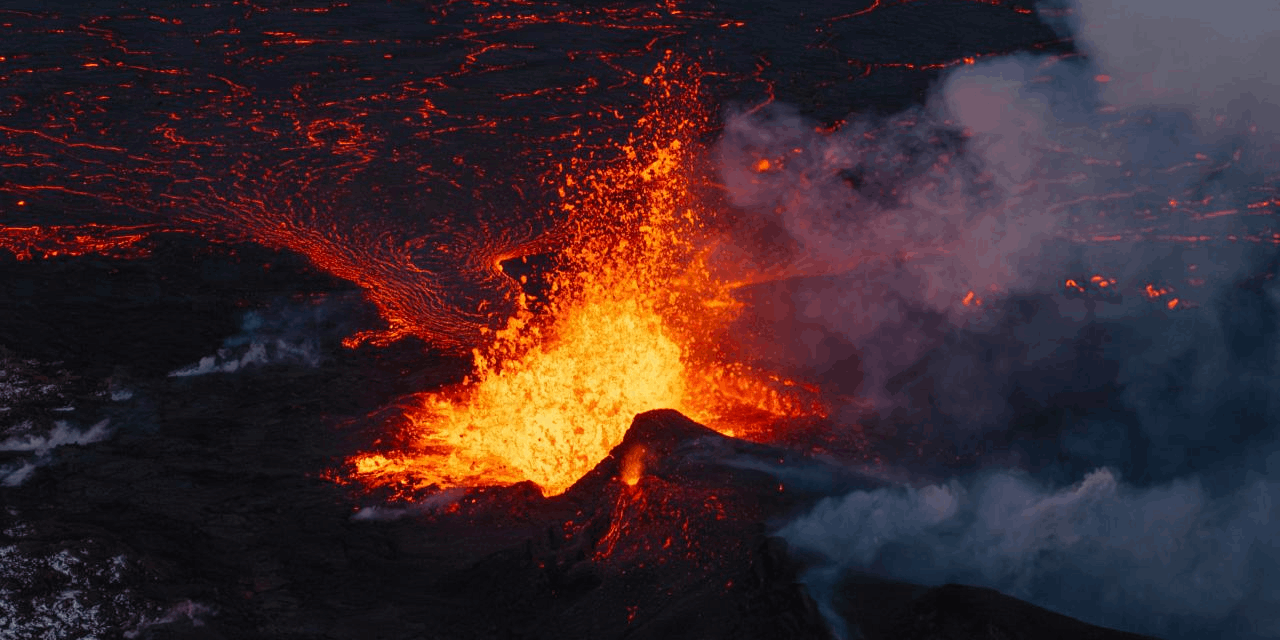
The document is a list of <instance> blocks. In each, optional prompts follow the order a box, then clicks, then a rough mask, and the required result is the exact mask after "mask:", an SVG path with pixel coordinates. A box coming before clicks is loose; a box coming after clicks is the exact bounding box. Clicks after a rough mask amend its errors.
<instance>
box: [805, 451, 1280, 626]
mask: <svg viewBox="0 0 1280 640" xmlns="http://www.w3.org/2000/svg"><path fill="white" fill-rule="evenodd" d="M1277 499H1280V484H1278V483H1275V482H1270V481H1267V480H1264V479H1262V478H1260V477H1259V478H1255V479H1254V480H1253V481H1251V482H1250V483H1249V484H1247V485H1246V486H1245V487H1243V488H1241V489H1240V490H1238V491H1236V492H1234V493H1232V494H1230V495H1228V496H1225V497H1219V498H1218V499H1214V498H1213V497H1212V496H1211V495H1210V493H1209V492H1208V491H1206V490H1205V489H1204V488H1203V487H1202V486H1201V485H1200V484H1199V483H1198V482H1196V481H1195V480H1178V481H1175V482H1173V483H1170V484H1168V485H1161V486H1157V487H1151V488H1147V489H1136V488H1134V487H1131V486H1128V485H1126V484H1124V483H1122V482H1120V481H1119V480H1118V479H1117V478H1116V477H1115V475H1114V474H1113V472H1111V471H1109V470H1106V469H1102V470H1098V471H1095V472H1092V473H1089V474H1086V475H1085V477H1084V479H1083V481H1081V482H1080V483H1078V484H1076V485H1075V486H1072V487H1068V488H1065V489H1061V490H1059V491H1056V492H1055V491H1051V490H1048V489H1046V488H1044V487H1043V486H1041V485H1039V484H1038V483H1036V482H1034V481H1032V480H1031V479H1030V478H1028V477H1026V476H1025V475H1024V474H1019V473H1013V472H1008V471H1001V472H992V473H987V474H983V475H980V476H978V477H974V478H969V479H967V480H965V481H963V482H960V481H952V482H950V483H948V484H944V485H930V486H927V487H924V488H922V489H879V490H875V491H869V492H864V491H858V492H854V493H851V494H849V495H846V496H843V497H840V498H831V499H827V500H825V501H823V502H821V503H819V504H818V505H817V507H816V508H815V509H814V510H813V511H812V512H811V513H810V514H808V515H806V516H804V517H802V518H799V519H797V520H795V521H793V522H791V523H789V524H788V525H787V526H786V527H785V528H783V529H782V531H781V534H782V535H784V536H786V538H787V539H788V540H790V541H791V542H792V543H793V544H795V545H796V546H797V547H799V548H800V549H801V550H803V551H805V552H806V553H808V554H812V555H816V556H817V557H819V558H821V559H823V560H825V561H827V562H829V563H831V564H834V565H837V566H842V567H848V568H856V569H862V570H866V571H871V572H875V573H880V574H887V575H891V576H893V577H894V578H897V579H901V580H908V581H912V582H917V583H923V584H942V583H947V582H959V583H964V584H976V585H982V586H987V587H992V588H995V589H999V590H1000V591H1002V592H1004V593H1007V594H1009V595H1013V596H1015V597H1019V598H1023V599H1026V600H1029V601H1032V602H1037V603H1040V604H1043V605H1045V606H1048V607H1050V608H1052V609H1054V610H1057V611H1059V612H1061V613H1064V614H1067V615H1071V616H1075V617H1078V618H1082V619H1084V620H1087V621H1089V622H1092V623H1094V624H1100V625H1105V626H1109V627H1114V628H1121V629H1129V630H1134V631H1142V632H1145V633H1150V634H1155V635H1158V636H1161V637H1167V638H1210V637H1230V638H1274V637H1276V636H1277V635H1280V613H1277V612H1278V611H1280V609H1277V605H1280V589H1277V586H1280V585H1278V584H1277V582H1278V581H1277V579H1276V578H1275V575H1276V573H1277V572H1278V571H1280V546H1277V545H1276V544H1275V542H1276V540H1275V537H1276V533H1275V525H1274V522H1275V520H1276V518H1277V517H1280V512H1278V511H1277V509H1278V508H1280V502H1278V501H1277ZM825 586H828V588H829V587H830V586H832V585H825ZM820 595H821V594H820ZM826 595H828V596H829V595H830V594H826ZM847 622H848V623H849V624H851V625H856V624H857V622H858V621H857V620H850V621H847Z"/></svg>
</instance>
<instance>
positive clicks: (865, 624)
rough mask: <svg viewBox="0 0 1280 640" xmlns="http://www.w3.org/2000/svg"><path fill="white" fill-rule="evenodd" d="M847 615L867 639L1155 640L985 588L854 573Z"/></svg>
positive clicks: (847, 587)
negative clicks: (933, 584)
mask: <svg viewBox="0 0 1280 640" xmlns="http://www.w3.org/2000/svg"><path fill="white" fill-rule="evenodd" d="M840 591H841V597H840V606H841V611H840V613H841V615H842V616H844V617H845V619H846V620H847V621H848V623H849V625H850V627H851V628H853V627H856V628H857V629H858V630H859V631H861V632H862V634H863V635H864V636H865V637H866V638H867V640H997V639H998V640H1151V638H1150V637H1149V636H1143V635H1139V634H1136V633H1127V632H1124V631H1115V630H1112V629H1104V628H1102V627H1095V626H1093V625H1090V624H1085V623H1083V622H1080V621H1079V620H1075V619H1073V618H1068V617H1067V616H1064V615H1061V614H1057V613H1054V612H1052V611H1049V610H1047V609H1043V608H1041V607H1037V606H1035V605H1032V604H1028V603H1026V602H1023V601H1021V600H1018V599H1017V598H1011V597H1009V596H1006V595H1004V594H1002V593H1000V592H998V591H994V590H992V589H986V588H982V587H968V586H962V585H956V584H948V585H943V586H940V587H933V588H929V587H922V586H919V585H913V584H905V583H901V582H892V581H888V580H881V579H878V578H874V577H870V576H866V575H849V576H847V577H846V579H845V581H844V583H843V584H842V585H841V589H840Z"/></svg>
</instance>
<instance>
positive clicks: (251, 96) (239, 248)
mask: <svg viewBox="0 0 1280 640" xmlns="http://www.w3.org/2000/svg"><path fill="white" fill-rule="evenodd" d="M28 4H29V5H30V6H22V5H23V3H16V4H14V5H13V6H6V7H3V8H0V26H2V28H3V34H4V38H3V42H2V43H0V216H3V217H0V309H3V313H0V504H2V505H3V506H2V507H0V638H5V639H7V638H15V639H25V638H117V637H128V638H185V637H192V638H353V637H354V638H494V637H510V638H517V637H546V638H564V637H582V638H587V637H590V638H599V637H624V636H625V637H654V638H658V637H663V638H666V637H696V638H703V637H735V638H736V637H749V638H778V637H796V638H809V637H812V638H828V637H839V638H857V637H866V638H872V639H877V638H1052V637H1063V638H1066V637H1072V638H1080V637H1084V638H1088V637H1096V638H1125V637H1136V636H1134V635H1132V634H1146V635H1148V636H1155V637H1163V638H1272V637H1280V618H1277V617H1276V613H1275V612H1276V610H1277V609H1276V607H1275V605H1276V603H1277V601H1278V600H1280V582H1277V580H1278V578H1277V577H1276V576H1280V541H1278V540H1277V526H1276V522H1277V520H1276V516H1277V515H1278V514H1277V511H1276V509H1277V507H1276V500H1275V496H1276V492H1277V491H1278V490H1280V489H1278V488H1277V487H1280V485H1277V474H1278V473H1280V467H1278V464H1280V463H1277V460H1280V448H1278V446H1277V445H1278V444H1280V443H1278V441H1277V437H1276V436H1277V434H1276V427H1275V425H1276V421H1277V418H1278V417H1280V416H1277V406H1276V403H1275V401H1274V400H1272V398H1275V397H1280V393H1277V392H1280V389H1277V386H1278V385H1277V381H1278V380H1280V378H1278V377H1277V374H1280V371H1278V370H1277V365H1278V364H1280V361H1278V360H1277V358H1278V357H1280V352H1277V342H1276V331H1277V327H1276V318H1277V314H1278V306H1277V305H1280V298H1278V297H1277V289H1276V285H1275V283H1274V275H1275V270H1276V257H1277V256H1276V246H1277V244H1278V243H1280V241H1278V240H1277V239H1278V238H1280V236H1278V235H1276V232H1275V231H1274V230H1273V229H1274V226H1275V225H1274V218H1275V212H1276V210H1277V208H1280V164H1277V161H1276V160H1277V146H1276V143H1275V140H1276V137H1275V134H1276V132H1278V131H1280V126H1278V125H1280V118H1277V117H1276V113H1277V109H1276V107H1275V105H1276V104H1277V100H1278V99H1280V80H1277V79H1276V77H1275V75H1274V74H1275V71H1274V69H1273V68H1272V65H1271V64H1270V62H1269V61H1270V60H1274V59H1276V57H1278V56H1280V52H1277V51H1276V44H1275V43H1276V40H1275V39H1274V37H1271V36H1270V34H1272V33H1275V32H1276V31H1277V30H1280V16H1277V12H1276V11H1275V10H1274V9H1273V8H1269V7H1258V6H1254V5H1252V4H1250V3H1245V2H1239V3H1226V6H1224V7H1195V6H1192V5H1181V4H1179V5H1177V6H1166V5H1165V4H1164V3H1141V2H1121V1H1119V0H1116V1H1115V2H1104V1H1101V0H1089V1H1086V2H1080V3H1043V4H1041V5H1034V4H1031V3H1019V2H1010V3H999V2H996V3H987V2H932V1H920V2H900V3H893V2H881V1H880V0H876V1H875V2H870V3H868V2H855V3H848V4H846V3H789V4H769V3H760V2H745V1H744V2H732V3H710V2H708V3H675V2H662V3H651V4H650V3H636V2H620V3H612V4H603V5H598V4H596V3H580V2H563V3H538V4H525V3H519V2H511V3H505V2H449V3H418V4H413V3H397V4H386V5H383V4H378V5H373V4H358V3H352V4H344V3H307V4H299V3H275V4H273V3H252V2H244V3H228V4H225V5H219V6H196V5H189V4H178V3H168V4H156V3H152V4H149V5H148V6H147V7H141V6H133V5H130V4H126V3H118V2H93V3H82V4H80V5H77V6H75V7H74V8H73V7H66V8H52V7H50V6H48V5H47V3H28ZM668 51H671V52H675V55H678V56H680V57H681V59H683V60H686V61H694V62H696V63H698V64H699V65H701V69H702V70H703V71H704V72H705V77H704V78H703V82H702V84H701V86H702V87H703V89H704V90H705V91H706V93H707V96H706V99H707V100H709V101H711V102H712V103H713V104H714V105H716V109H717V110H718V112H719V113H720V114H721V115H720V117H719V119H718V120H717V121H716V126H715V127H713V128H712V130H709V131H706V132H705V135H704V137H705V140H703V141H702V142H703V143H704V144H705V145H706V147H707V148H708V149H709V150H710V153H709V154H708V156H709V157H708V158H707V161H708V163H709V164H710V166H711V172H712V173H713V174H714V175H715V176H716V184H715V189H717V190H718V193H719V194H720V198H721V199H722V202H721V204H723V206H725V207H726V208H727V209H728V210H731V211H732V212H733V215H732V216H729V218H730V219H731V224H729V225H727V227H726V228H725V229H724V230H723V231H724V236H725V238H727V239H730V240H732V242H729V243H727V244H726V245H725V246H731V247H733V250H731V251H727V252H726V253H725V254H724V259H725V260H730V261H737V262H736V263H735V264H739V265H740V266H742V267H743V271H744V272H746V271H750V272H753V273H765V274H773V275H772V277H771V278H767V279H762V280H761V281H759V282H756V283H753V284H751V285H750V286H745V287H743V288H741V289H740V290H738V291H736V292H735V296H736V297H737V299H738V301H739V302H741V303H742V304H743V305H744V308H746V309H747V312H746V313H745V315H744V318H743V319H742V323H741V326H740V329H741V336H740V338H741V339H740V341H739V342H738V343H737V344H736V345H735V348H736V349H737V351H736V352H735V355H736V356H738V357H741V358H742V359H743V360H750V361H751V362H752V363H756V364H759V365H760V366H762V367H766V368H772V369H774V370H777V371H780V372H783V373H785V374H787V375H795V376H797V377H800V378H805V379H809V380H812V381H813V382H814V384H815V386H816V387H817V388H819V389H820V390H821V393H822V394H823V395H824V399H825V400H826V401H827V402H828V404H829V405H830V407H831V409H832V411H831V412H830V415H829V416H828V418H827V419H826V421H824V422H821V423H820V424H807V425H805V427H804V428H803V429H796V430H792V431H789V432H787V434H786V437H779V438H778V440H777V442H775V443H773V444H751V443H746V442H743V441H738V440H733V439H729V438H725V437H723V436H720V435H718V434H715V433H714V432H711V431H709V430H706V429H704V428H703V427H700V426H699V425H696V424H693V423H690V422H688V421H686V420H685V419H683V418H681V417H680V416H678V415H675V414H672V413H664V412H659V413H652V414H646V415H644V416H642V417H641V418H640V419H638V420H637V422H636V424H635V426H634V428H633V429H632V430H631V431H630V432H629V433H628V435H627V438H626V440H624V441H623V442H622V443H620V444H619V445H618V447H617V448H616V449H615V450H614V453H613V454H611V456H610V457H609V458H606V459H605V460H604V461H602V462H601V463H600V465H599V466H598V467H597V468H596V469H595V470H594V471H592V472H591V473H589V474H587V476H585V477H584V478H583V479H582V480H581V481H580V482H579V483H578V484H577V485H575V486H574V487H573V488H572V489H570V490H569V491H568V492H567V493H565V494H564V495H562V496H558V497H554V498H543V497H542V496H541V495H540V493H539V492H538V490H537V488H536V487H532V486H529V485H527V484H524V485H515V486H512V487H503V488H488V489H482V490H481V489H476V490H463V489H451V490H445V491H440V492H426V493H423V494H420V495H418V496H417V498H418V499H417V500H416V501H413V502H404V501H396V500H391V499H390V498H389V496H387V495H383V494H380V493H377V492H373V493H368V492H364V491H362V490H361V488H360V487H358V486H351V485H348V484H344V483H343V482H340V481H338V480H340V479H341V476H342V471H341V468H342V463H343V460H344V459H345V458H346V457H347V456H349V455H351V454H352V453H353V452H356V451H361V450H366V449H367V448H369V447H370V446H372V445H373V444H374V443H377V442H378V441H379V440H380V439H382V438H386V437H389V435H388V434H389V433H390V432H389V431H388V430H387V429H386V420H383V419H382V418H383V417H387V416H389V415H390V414H391V412H392V411H393V408H394V407H395V406H396V404H397V402H400V401H402V400H403V399H404V398H406V397H407V396H409V395H410V394H414V393H420V392H422V391H424V390H430V389H436V388H441V387H443V386H445V385H449V384H454V383H457V382H459V381H460V380H462V379H463V378H464V376H466V375H467V373H468V371H469V365H470V361H469V360H468V359H467V358H463V357H454V356H444V355H440V352H439V350H438V349H435V348H434V347H437V346H440V345H439V344H436V345H433V344H432V343H431V342H430V340H423V339H421V337H412V336H411V337H402V338H401V339H399V340H391V341H386V342H384V341H381V340H377V339H375V340H371V341H367V342H364V343H363V344H360V345H359V346H355V347H347V346H343V343H342V341H343V339H344V338H348V337H349V336H352V335H355V334H357V333H358V332H361V331H375V332H376V331H378V330H384V329H387V327H388V325H389V324H390V325H391V328H392V329H394V328H395V326H396V324H395V323H396V322H401V323H405V324H407V325H414V323H418V325H417V326H421V327H423V330H422V332H421V334H420V336H421V335H427V336H430V335H435V336H437V337H442V336H445V337H449V339H450V340H455V341H456V342H458V343H459V344H467V343H468V341H469V340H473V339H474V338H475V335H473V334H470V333H466V334H464V333H457V334H455V333H450V332H451V331H453V330H454V329H455V328H457V327H470V329H471V330H472V331H475V330H477V327H480V326H482V325H484V324H485V323H486V322H490V321H491V320H492V318H491V317H487V316H484V315H483V314H481V313H480V312H478V311H476V302H477V301H478V300H480V301H483V300H487V299H489V298H490V297H492V296H493V295H494V292H495V291H505V290H506V288H509V287H511V286H512V284H511V283H510V282H506V281H504V280H502V278H501V277H500V276H494V274H492V273H491V271H492V269H489V270H487V271H486V270H485V269H481V268H479V267H478V266H477V265H480V266H483V267H485V268H486V269H487V268H488V267H491V263H487V262H485V261H486V260H490V259H491V258H493V257H494V256H497V255H500V254H501V255H504V256H505V255H506V253H505V252H511V251H514V252H515V253H517V254H518V253H520V249H521V248H522V247H533V246H535V245H536V246H537V248H536V249H533V248H529V249H528V251H530V252H533V251H535V250H536V251H546V250H547V246H548V245H539V244H538V242H539V238H540V237H541V236H542V234H544V233H546V232H547V231H548V230H555V224H556V221H555V220H554V219H550V218H548V216H547V215H546V214H545V213H544V212H545V211H546V210H548V208H549V203H553V202H554V201H555V191H556V186H557V184H559V183H558V182H556V181H555V180H550V179H548V177H547V176H549V175H556V176H558V175H559V173H560V172H562V171H563V167H562V166H561V165H563V164H564V162H565V160H564V159H565V158H567V157H569V156H576V157H585V156H591V154H593V153H594V154H599V156H600V157H605V156H608V155H609V154H611V153H612V154H614V155H616V154H617V153H618V148H617V144H616V142H617V140H619V139H625V138H626V135H627V132H628V131H630V130H631V128H632V127H633V126H634V121H635V118H636V117H638V113H639V112H638V108H639V107H638V105H639V104H640V103H641V102H642V101H643V99H644V95H643V90H644V89H643V87H644V86H645V84H646V83H645V82H644V81H643V80H642V78H645V77H647V76H646V74H648V73H650V72H651V71H652V70H653V68H654V66H655V65H656V64H659V63H661V62H662V61H663V60H669V59H670V58H668V57H667V56H670V55H673V54H671V53H667V52H668ZM591 157H595V156H591ZM762 159H767V160H770V162H769V163H766V164H764V165H761V164H760V161H761V160H762ZM779 159H786V160H785V161H779ZM135 236H136V237H135ZM557 240H558V241H563V240H564V238H563V237H558V238H557ZM481 263H484V264H481ZM490 323H491V322H490ZM392 333H394V332H392ZM384 335H385V334H384ZM452 346H454V347H456V346H458V345H456V344H454V345H452ZM653 409H661V407H653ZM851 434H852V435H851ZM854 436H856V437H854ZM850 443H853V444H850ZM637 452H639V453H637ZM627 460H632V463H630V464H637V465H638V471H628V470H627V469H625V468H624V467H625V466H626V465H627V464H629V463H627ZM627 479H632V480H635V482H634V484H629V483H628V482H627V481H626V480H627ZM1068 616H1070V617H1068ZM1091 625H1098V626H1091ZM1102 627H1106V628H1107V629H1104V628H1102ZM1109 629H1118V630H1120V631H1111V630H1109Z"/></svg>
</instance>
